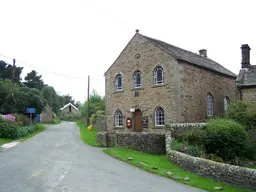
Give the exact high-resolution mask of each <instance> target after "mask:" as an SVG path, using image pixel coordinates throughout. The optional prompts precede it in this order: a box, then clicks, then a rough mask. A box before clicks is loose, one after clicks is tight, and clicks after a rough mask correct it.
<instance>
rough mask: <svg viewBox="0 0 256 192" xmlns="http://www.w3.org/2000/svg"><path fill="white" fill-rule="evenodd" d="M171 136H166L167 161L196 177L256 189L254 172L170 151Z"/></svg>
mask: <svg viewBox="0 0 256 192" xmlns="http://www.w3.org/2000/svg"><path fill="white" fill-rule="evenodd" d="M171 141H172V138H171V135H170V134H166V154H167V157H168V159H169V160H170V161H171V162H173V163H175V164H177V165H179V166H180V167H182V168H184V169H186V170H189V171H191V172H194V173H197V174H198V175H202V176H207V177H209V178H212V179H215V180H219V181H223V182H226V183H228V184H232V185H235V186H238V187H244V188H248V189H256V170H255V169H249V168H245V167H239V166H234V165H229V164H224V163H218V162H214V161H211V160H208V159H203V158H198V157H193V156H190V155H187V154H184V153H180V152H178V151H174V150H172V149H171V147H170V145H169V143H170V142H171Z"/></svg>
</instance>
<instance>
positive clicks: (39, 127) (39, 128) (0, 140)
mask: <svg viewBox="0 0 256 192" xmlns="http://www.w3.org/2000/svg"><path fill="white" fill-rule="evenodd" d="M35 126H36V128H37V129H36V131H35V132H33V133H31V134H29V135H27V136H26V137H23V138H20V139H17V140H18V141H25V140H27V139H29V138H31V137H33V136H35V135H37V134H38V133H40V132H42V131H44V130H45V126H44V125H43V124H40V123H37V124H35ZM12 141H14V140H13V139H6V138H0V146H1V145H3V144H5V143H10V142H12Z"/></svg>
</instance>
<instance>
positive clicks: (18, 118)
mask: <svg viewBox="0 0 256 192" xmlns="http://www.w3.org/2000/svg"><path fill="white" fill-rule="evenodd" d="M13 116H14V117H15V122H16V123H17V124H18V125H21V126H28V125H30V121H29V118H28V117H27V116H26V115H23V114H17V113H15V114H13Z"/></svg>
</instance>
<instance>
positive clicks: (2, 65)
mask: <svg viewBox="0 0 256 192" xmlns="http://www.w3.org/2000/svg"><path fill="white" fill-rule="evenodd" d="M0 69H1V70H0V80H4V81H5V80H12V75H13V66H12V65H10V64H8V63H6V62H5V61H0ZM22 70H23V67H16V66H15V76H14V80H15V82H16V83H18V84H20V83H21V80H22V79H21V77H20V76H21V73H22Z"/></svg>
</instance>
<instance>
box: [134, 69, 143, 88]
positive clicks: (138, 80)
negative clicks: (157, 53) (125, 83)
mask: <svg viewBox="0 0 256 192" xmlns="http://www.w3.org/2000/svg"><path fill="white" fill-rule="evenodd" d="M133 86H134V88H138V87H141V73H140V71H135V72H134V73H133Z"/></svg>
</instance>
